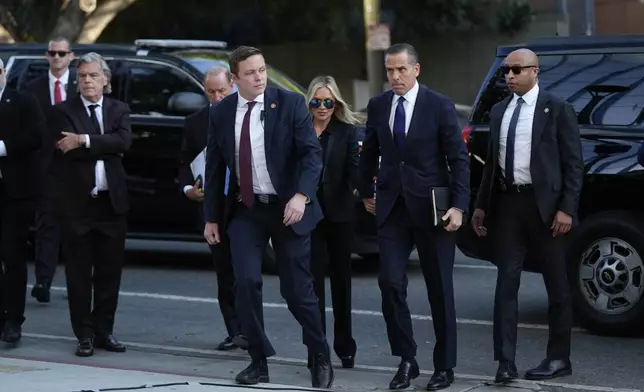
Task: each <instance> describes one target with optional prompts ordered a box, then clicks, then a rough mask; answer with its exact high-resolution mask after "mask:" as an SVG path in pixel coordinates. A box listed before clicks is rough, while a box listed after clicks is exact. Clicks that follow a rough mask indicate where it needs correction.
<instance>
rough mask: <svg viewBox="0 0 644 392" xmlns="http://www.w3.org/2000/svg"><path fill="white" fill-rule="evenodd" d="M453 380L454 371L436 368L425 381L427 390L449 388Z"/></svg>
mask: <svg viewBox="0 0 644 392" xmlns="http://www.w3.org/2000/svg"><path fill="white" fill-rule="evenodd" d="M453 382H454V371H453V370H452V369H449V370H436V371H434V374H433V375H432V378H430V379H429V383H427V390H428V391H438V390H440V389H445V388H449V386H450V385H452V383H453Z"/></svg>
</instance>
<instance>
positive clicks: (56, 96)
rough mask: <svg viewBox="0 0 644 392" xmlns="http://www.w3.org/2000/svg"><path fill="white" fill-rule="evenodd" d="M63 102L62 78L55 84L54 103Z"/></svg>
mask: <svg viewBox="0 0 644 392" xmlns="http://www.w3.org/2000/svg"><path fill="white" fill-rule="evenodd" d="M61 102H63V94H62V93H61V92H60V80H58V79H56V83H55V84H54V104H57V103H61Z"/></svg>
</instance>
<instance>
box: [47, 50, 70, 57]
mask: <svg viewBox="0 0 644 392" xmlns="http://www.w3.org/2000/svg"><path fill="white" fill-rule="evenodd" d="M47 54H48V55H49V56H50V57H54V56H56V55H58V57H65V56H67V54H69V52H65V51H64V50H48V51H47Z"/></svg>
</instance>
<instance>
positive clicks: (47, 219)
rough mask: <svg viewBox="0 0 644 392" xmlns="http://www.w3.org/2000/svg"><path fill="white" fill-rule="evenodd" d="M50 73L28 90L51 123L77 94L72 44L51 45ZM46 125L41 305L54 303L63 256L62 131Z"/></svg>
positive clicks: (39, 233) (39, 234)
mask: <svg viewBox="0 0 644 392" xmlns="http://www.w3.org/2000/svg"><path fill="white" fill-rule="evenodd" d="M45 55H46V56H47V61H48V62H49V72H47V74H45V75H42V76H40V77H38V78H36V79H34V80H32V81H31V82H29V84H27V86H26V88H27V91H29V92H30V93H31V94H32V95H33V96H34V97H36V100H37V101H38V104H39V106H40V109H41V111H42V112H43V114H44V115H45V119H51V114H52V112H53V110H52V107H53V105H55V104H58V103H60V102H63V101H65V100H66V99H67V98H68V97H69V98H71V97H73V96H75V95H77V94H78V91H77V89H76V88H77V87H76V80H75V78H76V76H75V75H74V74H72V73H71V72H70V69H69V64H70V63H71V62H72V60H73V59H74V53H73V52H72V50H71V46H70V44H69V41H68V40H67V39H65V38H55V39H52V40H51V41H49V46H48V48H47V52H45ZM50 124H51V122H50V121H47V126H46V127H43V131H44V133H43V135H42V147H41V150H40V154H38V158H39V169H40V170H39V176H38V177H39V183H40V199H39V200H38V203H37V208H36V216H35V223H36V236H35V260H34V267H35V268H34V272H35V275H36V284H35V285H34V287H33V288H32V289H31V296H32V297H34V298H36V299H37V300H38V302H44V303H47V302H49V301H50V300H51V294H50V288H51V282H52V280H53V279H54V274H55V273H56V266H57V265H58V256H59V255H60V246H59V245H60V227H59V225H58V222H56V219H55V217H54V214H53V211H52V207H53V206H52V203H53V201H52V194H53V193H52V189H53V188H52V187H53V186H54V184H53V183H52V176H51V173H50V168H51V160H52V157H53V154H54V150H55V145H56V139H57V136H58V132H59V131H60V130H57V129H52V128H51V127H50V126H49V125H50Z"/></svg>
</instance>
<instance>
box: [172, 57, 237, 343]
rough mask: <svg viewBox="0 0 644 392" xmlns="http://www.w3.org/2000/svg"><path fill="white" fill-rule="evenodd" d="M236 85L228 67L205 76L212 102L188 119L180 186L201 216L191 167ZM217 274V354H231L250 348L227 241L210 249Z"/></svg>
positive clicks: (199, 185)
mask: <svg viewBox="0 0 644 392" xmlns="http://www.w3.org/2000/svg"><path fill="white" fill-rule="evenodd" d="M234 87H235V83H234V82H233V81H232V77H231V75H230V71H229V70H228V68H226V67H225V66H214V67H212V68H210V69H209V70H208V72H206V75H205V77H204V89H205V90H206V96H207V97H208V100H209V101H210V104H209V105H206V106H205V107H204V108H202V109H201V110H199V111H197V112H196V113H194V114H192V115H190V116H188V117H186V125H185V130H184V132H183V142H182V145H181V167H180V169H179V182H180V183H181V188H182V190H183V193H185V195H186V196H187V197H188V198H189V199H190V200H193V201H195V202H197V203H199V204H198V206H199V211H200V212H202V208H201V207H202V204H201V203H202V202H203V200H204V194H203V190H202V189H201V188H202V187H203V179H202V178H194V175H193V174H192V170H191V169H190V163H191V162H192V161H193V160H194V159H195V157H196V156H197V155H199V154H200V153H202V152H203V151H204V149H205V148H206V141H207V139H208V119H209V118H210V117H209V113H210V107H211V106H212V105H214V104H216V103H217V102H219V101H221V100H222V99H224V98H225V97H227V96H228V95H230V94H231V93H232V92H233V91H234ZM196 226H197V229H198V231H199V232H203V226H204V220H203V213H201V214H199V219H198V222H197V224H196ZM210 250H211V253H212V258H213V263H214V265H215V270H216V271H217V299H218V300H219V309H220V310H221V314H222V316H223V318H224V324H225V326H226V332H227V336H226V338H225V339H224V340H223V341H222V342H220V343H219V344H218V345H217V350H220V351H228V350H234V349H236V348H238V347H239V348H242V349H245V348H247V346H248V344H247V342H246V338H245V337H244V336H243V334H242V332H241V325H240V324H239V319H238V318H237V311H236V310H235V277H234V275H233V266H232V263H231V261H230V250H229V246H228V242H227V241H224V242H222V243H220V244H218V245H213V246H211V247H210Z"/></svg>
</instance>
